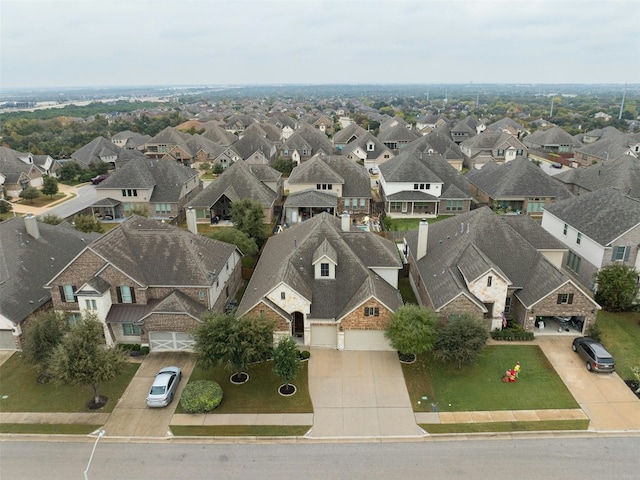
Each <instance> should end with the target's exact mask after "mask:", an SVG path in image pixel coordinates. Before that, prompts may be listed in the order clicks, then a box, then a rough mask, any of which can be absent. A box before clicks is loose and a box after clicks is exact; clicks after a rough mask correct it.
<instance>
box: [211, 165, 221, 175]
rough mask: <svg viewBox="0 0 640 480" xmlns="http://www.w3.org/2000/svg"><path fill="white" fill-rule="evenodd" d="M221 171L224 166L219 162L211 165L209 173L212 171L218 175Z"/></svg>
mask: <svg viewBox="0 0 640 480" xmlns="http://www.w3.org/2000/svg"><path fill="white" fill-rule="evenodd" d="M222 172H224V167H223V166H222V163H220V162H218V163H216V164H215V165H214V166H213V167H211V173H213V174H214V175H220V174H221V173H222Z"/></svg>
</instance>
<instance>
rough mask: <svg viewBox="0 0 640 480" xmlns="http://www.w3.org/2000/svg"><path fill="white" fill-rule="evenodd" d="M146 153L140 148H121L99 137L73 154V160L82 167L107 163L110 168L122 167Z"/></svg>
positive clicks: (92, 166)
mask: <svg viewBox="0 0 640 480" xmlns="http://www.w3.org/2000/svg"><path fill="white" fill-rule="evenodd" d="M143 156H144V155H143V154H142V153H141V152H140V151H138V150H127V149H124V148H120V147H119V146H117V145H116V144H114V143H112V142H110V141H109V140H107V139H106V138H104V137H97V138H94V139H93V140H91V141H90V142H89V143H87V144H86V145H85V146H83V147H80V148H79V149H78V150H76V151H75V152H73V153H72V154H71V160H73V161H75V162H76V163H77V164H79V165H80V166H81V167H82V168H94V167H97V166H98V165H101V164H103V163H106V164H107V165H108V168H109V170H114V169H117V168H120V167H122V166H123V165H125V164H126V163H127V162H128V161H130V160H131V159H134V158H141V157H143Z"/></svg>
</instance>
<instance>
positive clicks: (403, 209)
mask: <svg viewBox="0 0 640 480" xmlns="http://www.w3.org/2000/svg"><path fill="white" fill-rule="evenodd" d="M407 210H408V205H407V202H402V213H407Z"/></svg>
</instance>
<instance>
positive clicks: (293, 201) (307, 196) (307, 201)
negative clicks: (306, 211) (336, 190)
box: [284, 189, 338, 208]
mask: <svg viewBox="0 0 640 480" xmlns="http://www.w3.org/2000/svg"><path fill="white" fill-rule="evenodd" d="M337 205H338V196H337V195H335V194H331V193H326V192H321V191H318V190H315V189H309V190H302V191H300V192H294V193H292V194H290V195H289V196H288V197H287V199H286V200H285V202H284V206H285V208H300V207H316V208H335V207H336V206H337Z"/></svg>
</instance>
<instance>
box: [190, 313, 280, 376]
mask: <svg viewBox="0 0 640 480" xmlns="http://www.w3.org/2000/svg"><path fill="white" fill-rule="evenodd" d="M202 321H203V323H202V324H201V325H200V326H199V327H198V329H197V330H196V332H195V334H194V337H195V345H194V349H195V351H196V352H198V354H199V357H200V359H201V361H202V364H203V366H204V367H205V368H207V367H211V366H214V365H224V366H225V368H227V369H228V370H230V371H232V372H234V375H233V377H232V378H233V379H234V380H235V381H237V382H239V383H240V382H242V381H245V380H244V379H246V373H244V372H243V371H244V370H245V369H246V368H247V366H248V365H249V364H251V363H256V362H262V361H265V360H267V359H269V358H270V357H271V355H272V354H273V324H272V323H271V322H268V321H266V320H263V319H261V318H254V317H243V318H240V319H235V318H234V317H233V316H231V315H224V314H220V313H211V314H209V315H206V316H205V317H203V318H202Z"/></svg>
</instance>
